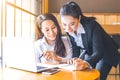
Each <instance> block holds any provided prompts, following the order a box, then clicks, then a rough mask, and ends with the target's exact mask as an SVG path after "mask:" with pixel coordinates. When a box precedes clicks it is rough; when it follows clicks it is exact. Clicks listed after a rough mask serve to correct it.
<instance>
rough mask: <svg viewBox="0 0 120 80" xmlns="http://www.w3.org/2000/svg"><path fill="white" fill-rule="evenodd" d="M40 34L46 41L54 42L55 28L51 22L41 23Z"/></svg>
mask: <svg viewBox="0 0 120 80" xmlns="http://www.w3.org/2000/svg"><path fill="white" fill-rule="evenodd" d="M41 25H42V30H41V31H42V32H43V34H44V36H45V37H46V39H47V40H48V41H54V40H55V39H56V35H57V27H56V26H55V24H54V22H53V21H52V20H45V21H43V22H42V24H41Z"/></svg>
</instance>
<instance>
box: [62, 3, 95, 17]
mask: <svg viewBox="0 0 120 80" xmlns="http://www.w3.org/2000/svg"><path fill="white" fill-rule="evenodd" d="M65 15H70V16H72V17H74V18H77V19H79V17H80V16H81V19H83V18H86V19H95V17H86V16H84V15H83V13H82V10H81V8H80V7H79V5H78V4H77V3H75V2H73V1H71V2H68V3H67V4H65V5H63V6H62V7H61V9H60V17H62V16H65Z"/></svg>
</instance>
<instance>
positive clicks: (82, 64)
mask: <svg viewBox="0 0 120 80" xmlns="http://www.w3.org/2000/svg"><path fill="white" fill-rule="evenodd" d="M85 52H86V51H85V50H83V51H82V53H81V54H80V56H79V58H76V57H75V58H72V59H70V60H67V63H68V64H74V65H75V68H76V70H84V69H86V68H88V67H89V65H88V63H87V62H86V61H84V60H82V59H81V58H82V57H83V56H85Z"/></svg>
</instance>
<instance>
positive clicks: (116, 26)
mask: <svg viewBox="0 0 120 80" xmlns="http://www.w3.org/2000/svg"><path fill="white" fill-rule="evenodd" d="M53 14H54V15H55V16H56V18H57V20H58V22H59V24H60V26H62V25H61V21H60V16H59V13H53ZM84 15H86V16H94V17H96V20H97V21H98V22H99V23H100V24H101V26H102V27H103V28H104V30H105V31H106V32H107V33H109V34H120V13H84ZM61 29H62V33H63V34H65V32H64V30H63V28H62V27H61Z"/></svg>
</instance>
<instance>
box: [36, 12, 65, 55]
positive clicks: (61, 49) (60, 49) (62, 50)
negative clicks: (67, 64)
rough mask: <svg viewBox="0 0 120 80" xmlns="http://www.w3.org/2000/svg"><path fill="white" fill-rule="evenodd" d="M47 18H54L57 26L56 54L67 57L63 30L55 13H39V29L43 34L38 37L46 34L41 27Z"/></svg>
mask: <svg viewBox="0 0 120 80" xmlns="http://www.w3.org/2000/svg"><path fill="white" fill-rule="evenodd" d="M45 20H52V21H53V22H54V24H55V26H56V27H57V36H56V42H55V48H54V50H55V54H57V55H59V56H61V57H65V56H66V49H65V46H64V43H63V41H62V38H61V37H62V32H61V29H60V25H59V23H58V21H57V19H56V17H55V16H54V15H53V14H50V13H46V14H43V15H39V16H38V17H37V25H38V26H37V29H39V30H38V32H39V33H40V34H41V35H39V37H38V39H39V38H42V37H43V36H44V34H43V33H42V31H41V28H42V25H41V24H42V22H43V21H45Z"/></svg>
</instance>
